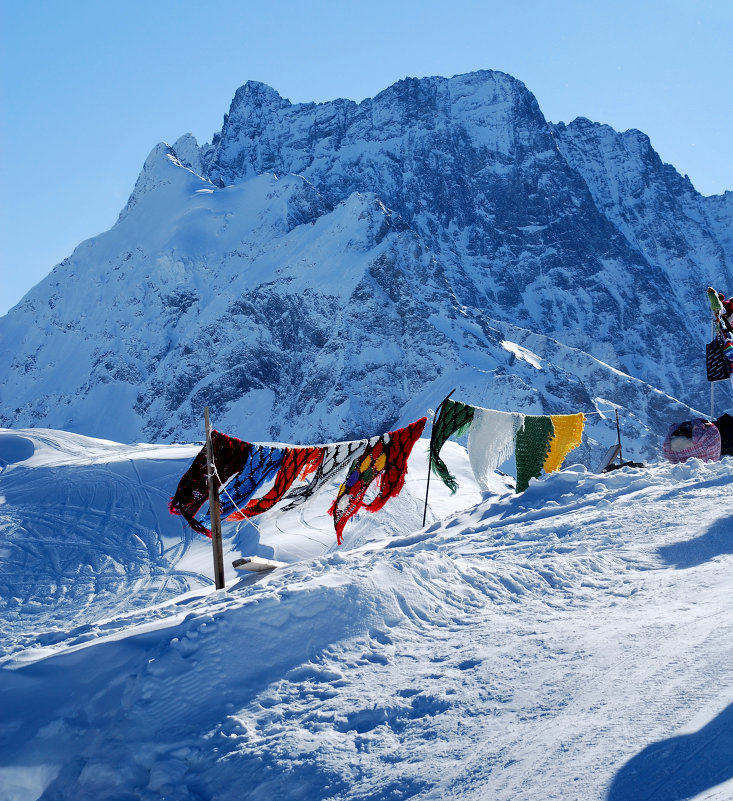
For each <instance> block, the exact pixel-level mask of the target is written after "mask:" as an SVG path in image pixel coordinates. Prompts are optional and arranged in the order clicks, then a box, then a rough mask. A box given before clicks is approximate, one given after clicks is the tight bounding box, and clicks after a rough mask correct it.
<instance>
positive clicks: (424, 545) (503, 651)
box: [0, 442, 733, 801]
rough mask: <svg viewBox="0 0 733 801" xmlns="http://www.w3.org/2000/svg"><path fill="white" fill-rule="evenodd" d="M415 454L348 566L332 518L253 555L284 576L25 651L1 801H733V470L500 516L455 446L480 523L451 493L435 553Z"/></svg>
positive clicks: (2, 697)
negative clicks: (335, 542) (277, 565)
mask: <svg viewBox="0 0 733 801" xmlns="http://www.w3.org/2000/svg"><path fill="white" fill-rule="evenodd" d="M419 445H421V446H422V447H421V448H420V449H418V448H417V447H416V449H415V453H414V456H413V458H412V460H411V464H410V473H409V474H408V485H407V486H406V489H405V491H404V494H403V495H401V496H400V497H399V498H397V499H395V501H393V502H392V504H390V505H388V506H387V507H385V509H384V510H382V512H380V513H378V514H376V515H368V514H365V515H362V516H360V517H359V518H358V519H357V520H356V521H355V522H354V525H353V528H352V529H351V531H349V527H348V526H347V529H346V534H347V541H346V543H345V546H344V547H343V548H341V549H338V550H336V549H333V547H332V545H329V539H328V537H327V534H328V535H329V536H330V538H331V542H332V538H333V529H332V521H331V520H330V518H328V516H327V515H325V513H324V512H323V511H322V510H321V509H320V508H318V509H316V510H313V511H312V512H311V513H310V514H309V513H308V511H306V512H304V518H301V517H299V516H298V515H297V514H296V513H293V516H292V518H290V519H286V517H287V516H282V517H280V518H278V517H276V516H270V517H268V518H267V519H264V518H263V523H262V527H261V529H260V531H261V533H260V535H259V542H258V543H257V546H258V547H263V548H266V549H269V550H271V551H272V552H273V553H274V554H275V555H276V557H277V558H282V557H283V555H284V554H288V553H289V554H290V556H291V558H290V559H285V560H284V561H291V562H292V564H290V565H289V566H288V567H286V568H282V569H279V570H277V571H274V572H273V573H271V574H269V575H265V576H259V577H251V578H245V579H239V580H238V579H237V578H232V577H231V574H229V580H228V583H227V587H226V589H224V590H221V591H213V590H211V589H210V588H208V587H199V588H198V589H193V590H192V591H189V592H188V593H186V594H185V595H182V596H180V597H178V598H171V599H168V600H166V601H164V602H162V603H158V604H157V605H154V606H150V607H148V608H140V607H137V608H131V609H129V610H128V611H122V612H115V613H113V614H111V615H110V616H109V617H108V619H106V620H105V621H101V622H98V623H97V624H95V625H92V624H89V625H88V626H87V628H86V631H85V632H84V633H83V634H81V633H80V632H77V636H74V635H73V634H72V633H71V632H69V636H68V637H67V638H66V639H64V638H63V637H59V638H57V640H56V642H54V643H51V644H48V643H46V642H45V641H44V640H43V639H42V638H39V640H38V642H35V643H33V642H30V641H29V640H28V632H26V633H25V634H24V641H23V643H22V650H19V651H16V652H15V654H14V655H13V656H11V657H9V658H7V659H6V660H5V663H4V664H3V665H2V672H1V673H0V708H2V709H3V710H4V715H3V725H2V729H1V730H0V786H3V787H4V789H5V795H6V796H7V797H8V798H9V799H11V800H12V801H21V799H22V800H23V801H25V799H31V798H33V799H36V798H45V799H52V798H53V799H75V801H77V800H79V801H85V799H95V801H98V800H99V799H110V800H111V799H127V798H129V799H133V798H134V799H143V801H147V799H161V798H163V799H173V798H175V799H181V800H182V801H188V800H189V799H190V800H191V801H193V799H197V800H198V799H212V801H213V799H216V801H234V799H244V798H251V799H261V798H266V797H268V798H269V797H271V798H279V799H296V798H306V797H307V798H314V799H323V800H324V801H325V799H334V801H335V799H344V800H345V799H376V800H377V801H387V799H390V800H392V801H394V800H395V799H408V798H416V799H426V800H427V799H431V800H435V801H437V799H460V800H461V801H479V799H481V801H483V799H486V798H491V799H498V801H510V800H511V801H515V799H528V801H530V800H531V801H534V800H535V799H562V800H563V801H568V799H578V801H581V799H582V800H583V801H586V800H587V799H599V801H600V800H601V799H603V800H604V801H631V799H634V800H636V799H653V801H672V800H673V799H675V800H676V801H680V799H683V798H692V797H695V798H697V799H707V801H711V800H712V799H719V800H720V801H722V799H729V798H731V797H733V737H732V736H731V724H732V723H733V721H732V718H731V714H732V713H731V710H732V709H733V706H732V704H733V664H731V661H730V658H729V657H730V643H731V641H732V638H733V614H732V613H731V611H730V603H729V596H730V590H729V587H730V573H731V568H732V567H733V516H732V515H731V512H730V511H729V509H730V504H729V498H728V493H729V488H730V482H731V480H732V478H733V460H730V459H728V458H725V459H724V460H722V461H721V462H719V463H716V464H703V463H700V462H698V461H691V462H689V463H687V464H685V465H677V466H672V465H665V464H656V465H652V466H651V467H649V468H648V469H645V470H631V469H624V470H619V471H615V472H612V473H609V474H605V475H594V474H591V473H588V472H587V471H586V470H585V469H584V468H581V467H571V468H568V469H566V470H564V471H562V472H561V473H559V474H555V475H552V476H550V477H548V478H545V479H543V480H541V481H533V482H532V483H531V485H530V488H529V489H528V490H527V491H526V492H525V493H523V494H522V495H519V496H516V495H514V494H512V493H511V492H510V491H508V490H507V489H506V486H505V485H503V482H502V479H501V477H497V482H496V492H495V493H492V494H490V495H489V494H487V495H486V496H484V497H482V496H481V494H480V493H478V492H477V490H476V488H475V486H473V487H471V485H470V480H469V471H468V466H467V460H466V456H465V452H464V451H462V449H461V448H460V447H459V446H457V445H455V444H452V445H453V447H452V448H451V450H450V453H449V458H450V459H451V460H452V462H451V463H452V465H455V464H456V463H458V475H459V483H460V484H461V487H462V489H463V488H464V487H465V488H466V489H465V492H466V500H467V501H468V502H467V503H465V505H464V508H463V509H462V510H461V509H457V508H456V504H458V503H459V500H458V499H457V498H456V496H450V495H449V494H448V493H447V492H445V493H443V492H442V490H441V489H440V487H436V492H435V495H433V494H432V486H433V485H432V484H431V503H430V513H431V517H430V518H429V520H431V522H430V524H429V525H428V526H427V527H426V528H425V529H419V522H418V524H417V525H415V524H414V519H415V516H416V514H418V516H419V519H421V514H422V506H421V498H422V497H424V473H423V472H422V461H424V460H425V447H424V446H425V445H426V443H424V442H421V443H419ZM18 469H20V468H18ZM59 469H61V468H59ZM71 469H73V468H71ZM436 483H437V482H436ZM0 486H1V485H0ZM461 491H462V490H459V493H457V495H459V496H460V494H461ZM451 504H452V506H451ZM2 508H3V507H0V509H2ZM303 519H305V520H307V529H306V530H307V532H308V536H309V537H310V540H302V541H301V540H299V539H298V530H299V527H300V528H303V527H304V524H303V522H302V521H303ZM274 520H279V522H278V524H277V526H278V528H275V529H273V532H272V534H271V533H270V532H269V531H268V526H274V523H273V521H274ZM299 521H300V522H299ZM410 521H412V525H410ZM326 525H330V526H331V528H330V530H328V529H327V528H325V527H323V526H326ZM249 531H254V529H253V528H252V527H250V529H249ZM237 536H240V537H241V536H242V531H241V530H240V531H239V532H233V531H229V533H228V541H229V543H230V545H231V542H232V541H234V540H236V538H237ZM247 536H248V537H249V536H253V535H250V534H247ZM349 537H350V538H351V539H349ZM278 538H280V539H281V540H282V541H283V543H284V544H283V546H282V548H281V550H278V547H279V546H278V545H277V539H278ZM273 543H274V544H273ZM306 548H311V549H313V552H314V553H315V555H313V554H312V555H310V556H303V555H302V553H303V551H304V550H305V549H306ZM299 549H300V552H301V555H300V556H295V554H296V553H297V552H298V550H299ZM190 554H191V549H189V554H188V555H187V556H186V555H184V557H183V560H184V561H185V560H186V559H189V560H190V558H191V557H190ZM263 555H264V554H263Z"/></svg>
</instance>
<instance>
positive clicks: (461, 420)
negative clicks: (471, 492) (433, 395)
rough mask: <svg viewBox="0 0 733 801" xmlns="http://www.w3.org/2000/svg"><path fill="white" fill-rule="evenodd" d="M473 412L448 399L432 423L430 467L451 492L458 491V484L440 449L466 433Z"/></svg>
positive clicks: (473, 410) (472, 408) (463, 404)
mask: <svg viewBox="0 0 733 801" xmlns="http://www.w3.org/2000/svg"><path fill="white" fill-rule="evenodd" d="M474 412H475V409H474V407H473V406H467V405H466V404H465V403H458V402H457V401H452V400H450V399H448V400H446V401H444V403H443V405H442V406H441V407H440V411H439V413H438V417H437V419H436V420H435V422H434V423H433V430H432V433H431V435H430V457H429V458H430V467H431V469H432V471H433V473H435V475H436V476H438V477H439V478H440V479H441V480H442V481H443V483H444V484H445V485H446V486H447V487H448V489H450V491H451V492H455V491H456V490H457V489H458V482H457V481H456V478H455V476H454V475H452V474H451V473H450V471H449V470H448V468H447V466H446V464H445V462H444V461H443V460H442V459H441V458H440V449H441V448H442V447H443V445H445V443H446V442H447V440H448V439H449V438H450V437H460V436H461V435H463V434H465V433H466V431H467V430H468V428H469V426H470V425H471V422H472V420H473V416H474Z"/></svg>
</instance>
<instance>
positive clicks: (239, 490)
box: [214, 444, 284, 518]
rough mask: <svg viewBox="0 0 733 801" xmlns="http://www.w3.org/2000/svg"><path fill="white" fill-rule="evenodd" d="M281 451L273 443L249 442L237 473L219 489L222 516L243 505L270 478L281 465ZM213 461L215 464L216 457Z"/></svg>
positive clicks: (226, 516)
mask: <svg viewBox="0 0 733 801" xmlns="http://www.w3.org/2000/svg"><path fill="white" fill-rule="evenodd" d="M283 453H284V451H283V449H282V448H278V447H276V446H274V445H253V444H250V452H249V456H248V458H247V461H246V462H245V463H244V464H243V465H242V468H241V470H240V471H239V473H238V475H237V476H236V477H235V478H234V480H233V481H232V482H231V483H229V484H227V482H226V481H224V483H223V485H222V487H220V489H219V495H220V500H219V504H220V508H221V516H222V518H228V516H229V515H231V514H232V512H235V511H237V510H238V509H239V508H240V507H241V506H244V505H245V504H246V503H247V502H248V501H249V500H250V498H252V496H253V495H254V494H255V493H256V492H257V491H258V490H259V489H261V488H262V487H264V486H265V485H266V484H268V483H269V482H270V481H271V480H272V477H273V476H274V475H276V474H277V473H278V472H279V470H280V468H281V466H282V463H283ZM214 463H215V464H216V458H215V459H214ZM217 470H218V464H217Z"/></svg>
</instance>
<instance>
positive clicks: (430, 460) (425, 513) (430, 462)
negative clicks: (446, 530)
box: [422, 389, 455, 527]
mask: <svg viewBox="0 0 733 801" xmlns="http://www.w3.org/2000/svg"><path fill="white" fill-rule="evenodd" d="M454 392H455V389H452V390H451V391H450V392H449V393H448V394H447V395H446V396H445V398H443V400H442V401H441V402H440V406H438V408H437V409H436V410H435V417H434V419H433V425H435V421H437V419H438V417H439V415H440V410H441V409H442V408H443V407H444V406H445V402H446V401H447V400H448V399H449V398H450V396H451V395H452V394H453V393H454ZM432 441H433V433H432V431H431V432H430V442H432ZM430 442H429V443H428V483H427V484H426V486H425V508H424V509H423V513H422V524H423V527H425V520H426V518H427V516H428V493H429V492H430V474H431V473H432V472H433V451H432V449H431V448H430Z"/></svg>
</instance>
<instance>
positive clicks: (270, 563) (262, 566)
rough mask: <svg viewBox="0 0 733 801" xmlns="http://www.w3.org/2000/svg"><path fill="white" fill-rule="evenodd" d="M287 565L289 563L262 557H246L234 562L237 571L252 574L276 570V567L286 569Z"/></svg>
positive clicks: (233, 565)
mask: <svg viewBox="0 0 733 801" xmlns="http://www.w3.org/2000/svg"><path fill="white" fill-rule="evenodd" d="M286 565H287V562H276V561H275V560H274V559H263V558H262V557H261V556H245V557H244V558H242V559H235V560H234V561H233V562H232V567H233V568H234V569H235V570H246V571H248V572H250V573H261V572H263V571H264V570H274V569H275V568H276V567H285V566H286Z"/></svg>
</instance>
